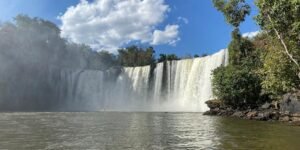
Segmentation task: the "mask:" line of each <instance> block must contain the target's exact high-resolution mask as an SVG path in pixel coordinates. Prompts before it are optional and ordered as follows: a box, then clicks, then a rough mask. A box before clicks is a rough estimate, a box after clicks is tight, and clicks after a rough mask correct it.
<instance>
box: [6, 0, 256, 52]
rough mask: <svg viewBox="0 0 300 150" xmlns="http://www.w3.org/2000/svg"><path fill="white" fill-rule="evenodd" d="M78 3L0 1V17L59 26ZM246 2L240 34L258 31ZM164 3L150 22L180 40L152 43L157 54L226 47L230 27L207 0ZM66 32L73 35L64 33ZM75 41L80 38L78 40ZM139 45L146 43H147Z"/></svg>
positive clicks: (168, 0)
mask: <svg viewBox="0 0 300 150" xmlns="http://www.w3.org/2000/svg"><path fill="white" fill-rule="evenodd" d="M79 2H80V1H79V0H1V1H0V20H1V22H5V21H9V20H12V18H13V17H14V16H16V15H17V14H27V15H29V16H32V17H33V16H34V17H41V18H44V19H47V20H50V21H52V22H54V23H56V24H57V25H58V26H62V25H63V23H62V20H60V19H58V16H62V15H64V14H65V13H66V11H67V8H68V7H70V6H76V5H77V4H78V3H79ZM89 2H91V3H93V1H92V0H89ZM248 2H249V3H250V4H251V6H252V12H251V16H249V17H247V19H246V21H245V22H244V23H243V24H242V25H241V32H242V33H245V32H253V31H257V30H259V27H258V26H257V25H256V23H255V22H254V21H253V17H254V16H255V15H256V13H257V9H256V7H255V5H254V2H253V1H252V0H248ZM164 4H165V5H167V6H168V7H169V9H168V11H163V12H164V20H163V21H161V22H159V23H157V24H155V25H154V26H155V28H156V29H155V30H160V31H164V29H165V27H166V26H168V25H176V26H178V35H177V38H180V40H177V41H176V44H168V43H163V44H156V45H155V46H154V47H155V50H156V52H157V54H159V53H175V54H177V55H179V56H185V55H188V54H191V55H194V54H203V53H207V54H211V53H214V52H216V51H218V50H220V49H222V48H226V47H227V45H228V43H229V41H230V32H231V30H232V28H231V27H230V26H229V25H228V24H227V23H226V22H225V20H224V17H223V16H222V14H221V13H220V12H218V11H216V9H215V8H214V7H213V4H212V2H211V0H164ZM179 17H181V18H185V19H186V20H188V23H186V22H184V21H183V19H178V18H179ZM173 29H174V30H175V28H173ZM166 30H167V29H166ZM79 33H80V32H79ZM99 33H101V32H100V31H99ZM174 34H175V33H174ZM68 35H73V34H72V33H68ZM77 36H78V35H77ZM76 40H77V42H78V41H80V39H76ZM143 40H144V39H143ZM130 43H134V41H131V42H130ZM169 43H170V41H169ZM141 45H150V42H148V43H147V42H146V43H144V44H141Z"/></svg>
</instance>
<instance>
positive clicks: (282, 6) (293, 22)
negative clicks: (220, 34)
mask: <svg viewBox="0 0 300 150" xmlns="http://www.w3.org/2000/svg"><path fill="white" fill-rule="evenodd" d="M212 1H213V3H214V6H215V7H216V9H217V10H218V11H220V12H221V13H223V15H224V17H225V19H226V21H227V22H228V23H229V24H230V25H231V26H232V27H233V31H232V36H231V37H232V39H231V42H230V44H229V46H228V51H229V64H228V65H227V66H221V67H219V68H217V69H216V70H214V71H213V91H214V94H215V96H217V98H219V99H220V100H222V101H223V103H224V104H225V105H228V106H232V107H233V108H239V109H247V108H249V107H250V108H252V107H258V106H259V105H261V104H262V103H264V102H266V101H270V100H279V99H280V98H281V96H282V95H283V94H285V93H287V92H292V91H296V90H298V89H299V83H300V74H299V73H300V67H299V63H300V34H299V33H300V32H299V31H300V1H299V0H280V1H278V0H256V6H257V7H258V9H259V14H258V15H257V16H256V17H255V21H256V22H257V24H258V25H259V26H260V27H261V32H260V34H259V35H258V36H256V37H254V38H252V39H249V38H247V37H242V35H241V33H240V30H239V26H240V24H241V23H242V22H243V21H244V20H245V17H246V16H247V15H249V14H250V11H251V8H250V5H249V4H247V3H246V2H245V0H212Z"/></svg>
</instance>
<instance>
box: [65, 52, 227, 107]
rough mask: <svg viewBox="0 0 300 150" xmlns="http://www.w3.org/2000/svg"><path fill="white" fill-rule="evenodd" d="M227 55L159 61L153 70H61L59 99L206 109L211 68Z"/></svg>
mask: <svg viewBox="0 0 300 150" xmlns="http://www.w3.org/2000/svg"><path fill="white" fill-rule="evenodd" d="M227 55H228V54H227V50H221V51H219V52H218V53H215V54H213V55H211V56H206V57H202V58H194V59H184V60H179V61H168V62H163V63H158V64H157V65H156V67H155V68H154V71H153V73H151V67H150V66H142V67H125V68H122V69H121V73H119V74H111V73H109V72H104V71H96V70H79V71H70V70H67V71H66V70H64V71H62V73H61V80H62V82H63V84H64V86H62V88H61V90H60V91H61V92H60V93H61V94H60V95H63V96H62V98H61V99H62V100H67V104H66V105H68V106H69V107H70V108H78V109H81V110H82V108H85V109H88V110H119V111H123V110H128V111H130V110H131V111H200V112H202V111H206V110H207V109H208V108H207V106H206V104H205V101H207V100H209V99H212V98H213V94H212V87H211V73H212V70H214V69H215V68H217V67H219V66H221V65H226V64H227V59H228V58H227V57H228V56H227ZM151 76H153V77H152V78H151ZM150 79H152V81H150Z"/></svg>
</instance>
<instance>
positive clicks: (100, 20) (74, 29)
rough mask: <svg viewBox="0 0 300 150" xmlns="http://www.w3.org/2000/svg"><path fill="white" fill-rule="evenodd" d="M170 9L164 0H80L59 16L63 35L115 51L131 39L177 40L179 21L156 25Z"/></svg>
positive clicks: (158, 41)
mask: <svg viewBox="0 0 300 150" xmlns="http://www.w3.org/2000/svg"><path fill="white" fill-rule="evenodd" d="M169 11H170V8H169V6H168V5H166V4H165V3H164V0H126V1H124V0H95V1H94V2H88V1H86V0H81V1H80V3H79V4H77V5H76V6H71V7H69V8H68V9H67V11H66V12H65V13H64V14H62V15H61V16H59V18H60V20H61V21H62V26H61V30H62V37H65V38H68V39H69V40H71V41H73V42H76V43H84V44H87V45H90V46H91V47H92V48H94V49H96V50H101V49H106V50H110V51H115V50H116V49H117V48H119V47H122V46H124V45H126V44H128V43H130V42H133V41H138V42H141V43H150V44H154V45H158V44H170V45H174V44H176V42H177V41H178V40H179V37H178V36H179V34H178V32H179V31H178V29H179V26H178V25H167V26H166V27H165V30H164V31H160V30H158V29H156V27H157V26H158V25H159V24H160V23H162V22H163V21H164V19H165V17H166V13H167V12H169Z"/></svg>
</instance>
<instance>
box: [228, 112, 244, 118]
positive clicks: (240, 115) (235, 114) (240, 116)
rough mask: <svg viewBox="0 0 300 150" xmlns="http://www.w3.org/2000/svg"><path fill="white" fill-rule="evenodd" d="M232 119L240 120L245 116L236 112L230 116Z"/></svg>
mask: <svg viewBox="0 0 300 150" xmlns="http://www.w3.org/2000/svg"><path fill="white" fill-rule="evenodd" d="M231 116H232V117H237V118H242V117H244V116H245V114H244V113H243V112H241V111H237V112H234V113H233V114H232V115H231Z"/></svg>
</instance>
